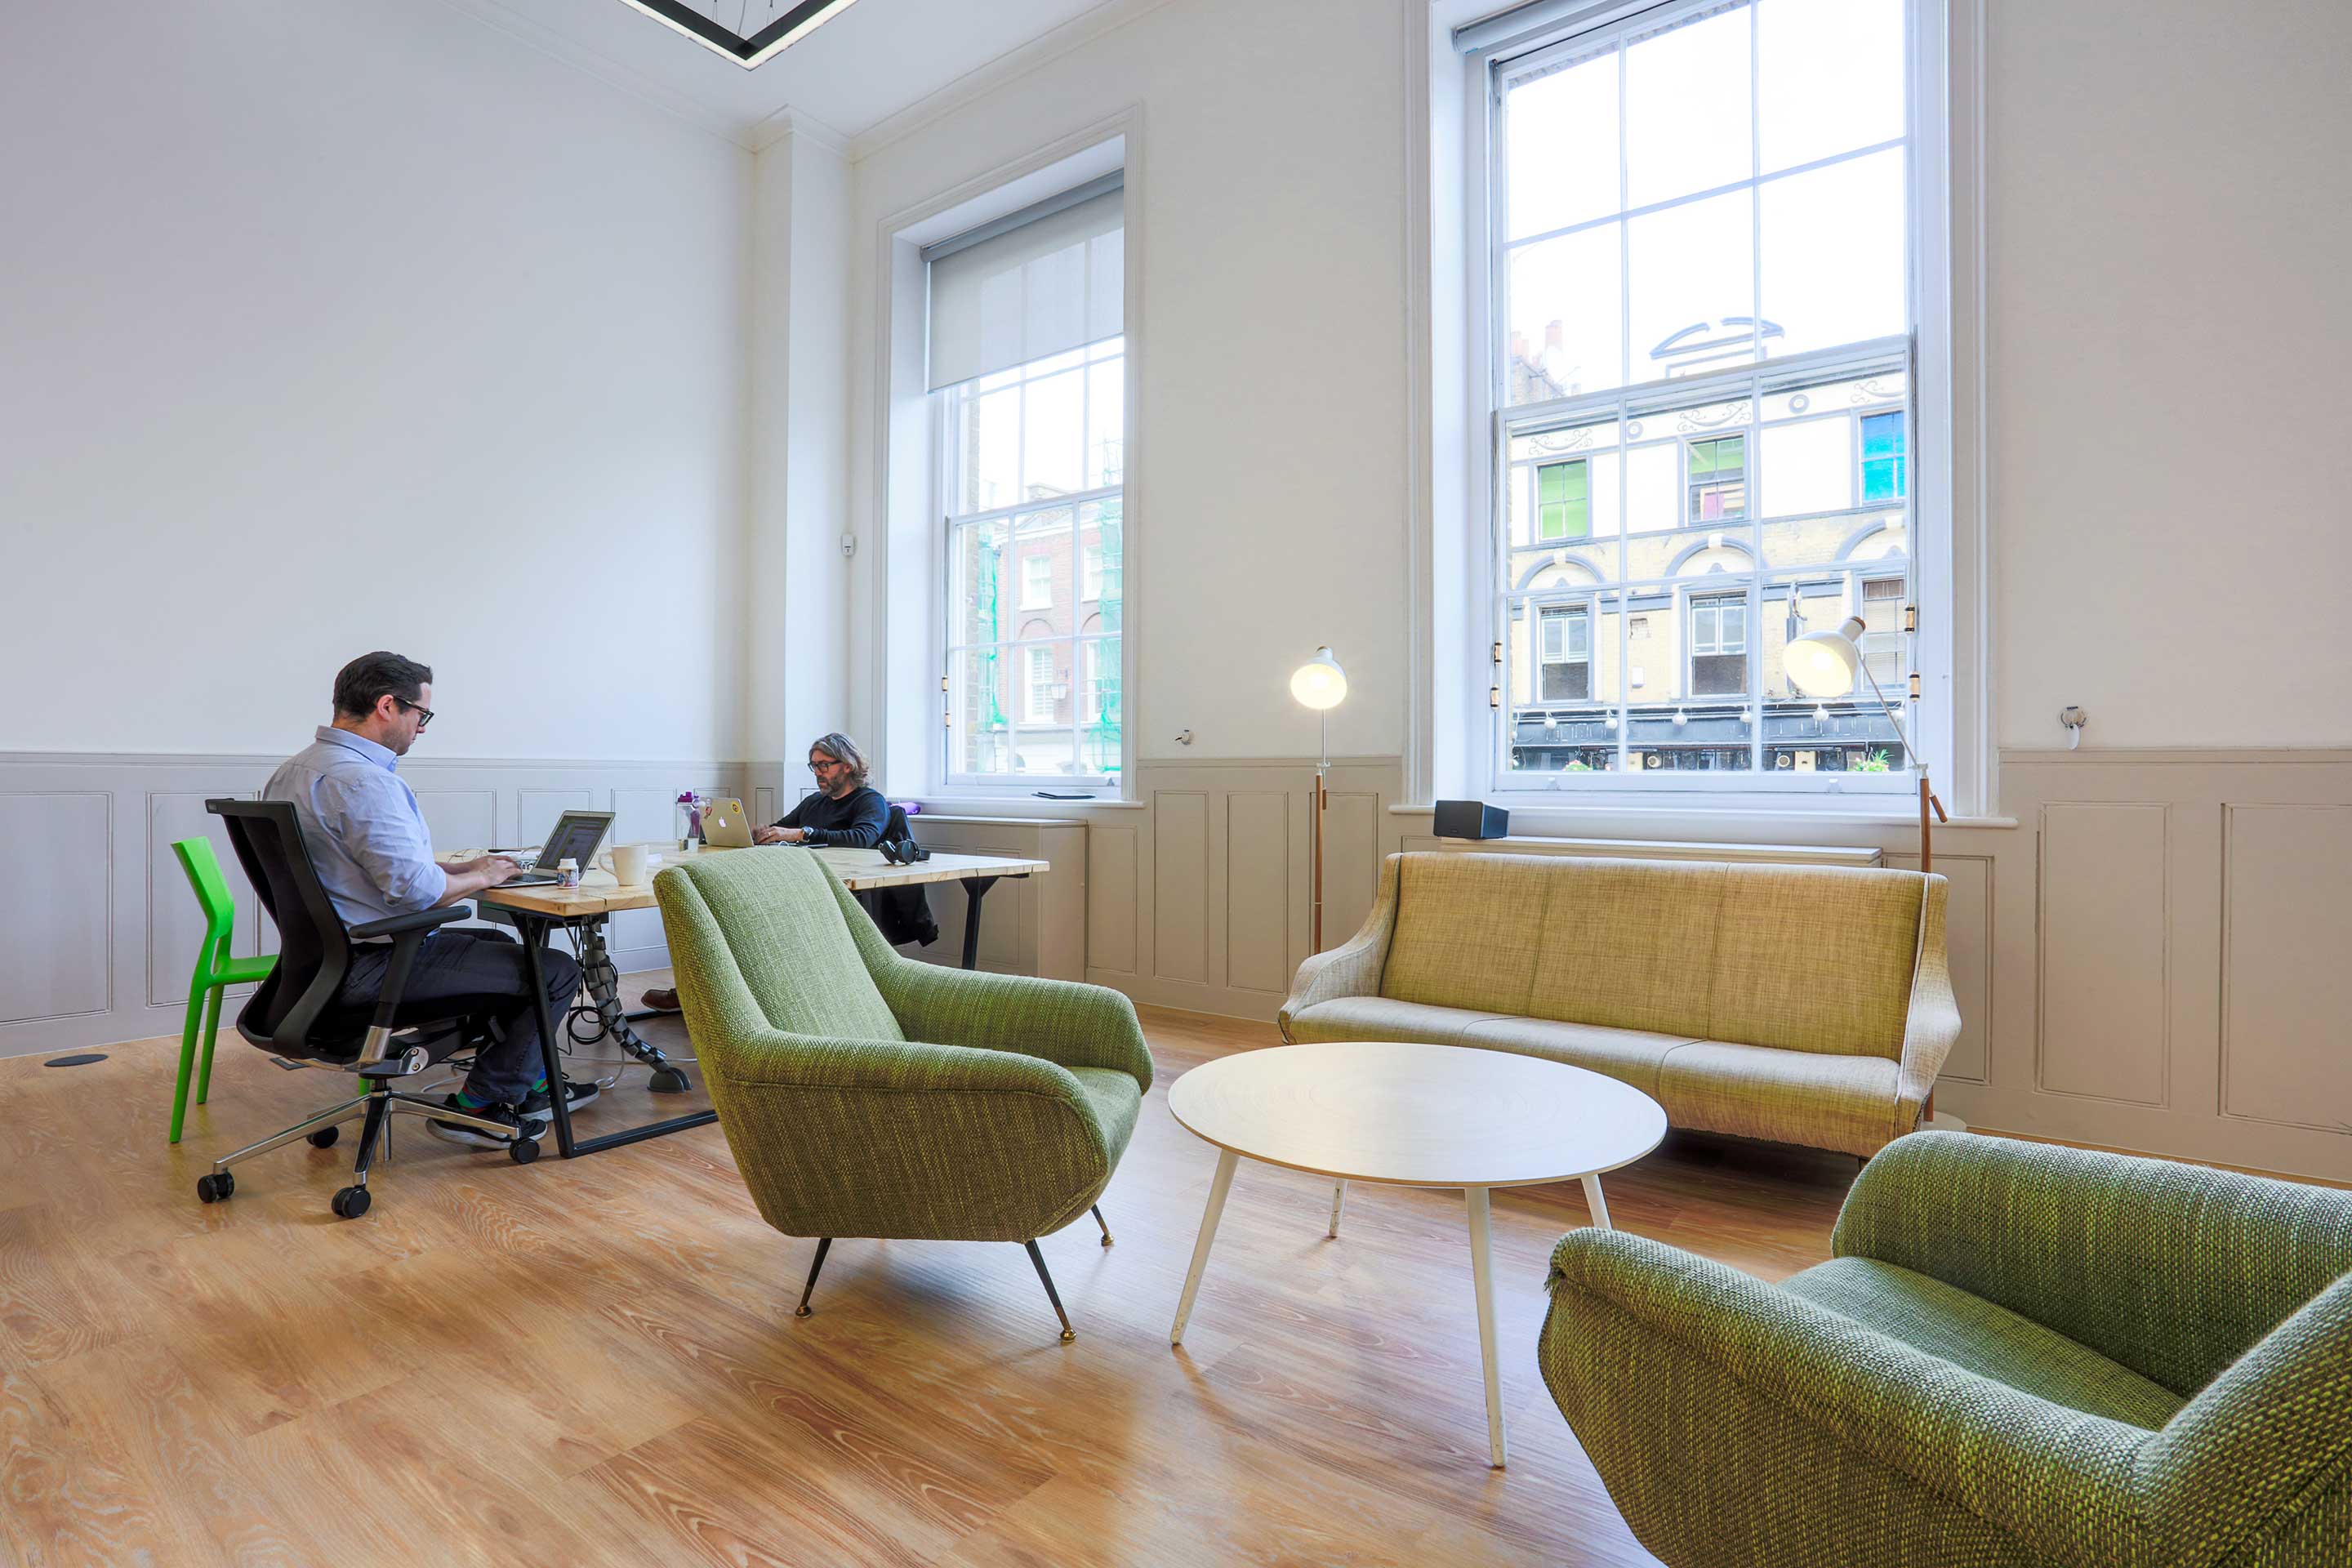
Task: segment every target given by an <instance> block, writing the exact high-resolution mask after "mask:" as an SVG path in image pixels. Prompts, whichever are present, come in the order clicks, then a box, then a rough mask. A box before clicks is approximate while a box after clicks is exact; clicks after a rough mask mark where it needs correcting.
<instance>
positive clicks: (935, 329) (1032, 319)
mask: <svg viewBox="0 0 2352 1568" xmlns="http://www.w3.org/2000/svg"><path fill="white" fill-rule="evenodd" d="M1126 237H1127V213H1126V200H1125V193H1124V192H1121V191H1118V190H1114V191H1110V192H1108V194H1106V195H1098V196H1093V197H1090V198H1088V199H1087V200H1085V201H1082V202H1079V203H1076V205H1069V206H1064V207H1061V208H1059V209H1058V210H1055V211H1049V212H1046V213H1045V214H1044V215H1043V216H1039V217H1036V218H1034V219H1033V220H1031V221H1030V222H1027V223H1024V224H1022V225H1021V226H1019V227H1017V228H1012V229H1008V230H1006V231H1004V232H1003V233H1000V234H997V235H994V236H992V237H989V238H987V239H983V240H982V241H980V242H979V243H978V244H976V245H966V246H962V247H960V248H959V247H957V246H956V242H954V241H950V242H948V244H946V245H943V246H941V247H939V249H940V251H941V252H944V254H940V255H937V256H936V257H935V258H934V259H933V260H932V261H931V263H930V274H931V278H930V282H931V353H930V385H931V390H932V391H934V392H936V391H938V390H939V389H940V387H943V386H953V385H955V384H957V383H958V382H962V381H970V380H971V379H972V378H973V377H974V376H981V375H991V374H994V373H996V372H997V371H1000V370H1010V369H1012V368H1013V366H1014V365H1017V364H1026V363H1029V362H1030V361H1031V360H1034V359H1043V358H1045V356H1046V355H1048V354H1057V353H1067V352H1068V351H1069V350H1071V349H1075V348H1083V347H1085V346H1086V345H1087V344H1088V343H1094V342H1101V341H1102V340H1104V339H1105V338H1115V337H1118V335H1119V334H1120V333H1121V332H1122V331H1125V330H1126V323H1125V305H1126V298H1127V258H1126V252H1127V246H1126Z"/></svg>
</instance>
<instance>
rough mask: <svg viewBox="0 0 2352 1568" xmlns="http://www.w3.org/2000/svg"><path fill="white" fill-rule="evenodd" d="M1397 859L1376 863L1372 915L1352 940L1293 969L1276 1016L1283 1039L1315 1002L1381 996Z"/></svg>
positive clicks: (1394, 906)
mask: <svg viewBox="0 0 2352 1568" xmlns="http://www.w3.org/2000/svg"><path fill="white" fill-rule="evenodd" d="M1400 861H1401V857H1398V856H1395V855H1391V856H1389V857H1387V858H1385V859H1384V860H1382V861H1381V890H1380V894H1379V896H1378V897H1376V898H1375V899H1373V900H1372V909H1371V912H1370V914H1368V915H1366V916H1365V917H1364V923H1363V925H1362V926H1361V927H1360V929H1359V930H1358V931H1357V932H1356V934H1355V935H1353V936H1351V937H1349V939H1348V940H1347V941H1346V942H1342V943H1340V944H1339V946H1338V947H1334V948H1329V949H1327V950H1325V951H1324V952H1318V953H1312V954H1309V955H1308V957H1307V962H1306V963H1302V964H1300V965H1299V966H1298V973H1297V974H1296V975H1295V976H1293V977H1292V979H1291V982H1290V994H1289V995H1288V996H1286V997H1285V998H1284V999H1283V1003H1282V1009H1281V1011H1280V1012H1278V1013H1276V1015H1275V1019H1276V1023H1278V1024H1279V1025H1280V1026H1281V1027H1282V1037H1283V1038H1284V1039H1286V1040H1287V1039H1289V1038H1290V1037H1291V1035H1290V1021H1291V1020H1292V1019H1293V1018H1295V1017H1297V1016H1298V1015H1299V1014H1300V1013H1302V1012H1304V1011H1305V1010H1306V1009H1307V1008H1309V1007H1312V1006H1314V1005H1316V1004H1317V1003H1318V1002H1335V1001H1338V1000H1339V998H1340V997H1342V996H1377V995H1379V994H1381V971H1382V970H1384V969H1385V968H1387V966H1388V961H1389V939H1390V938H1391V937H1392V936H1394V935H1395V934H1396V912H1397V877H1398V866H1399V864H1400Z"/></svg>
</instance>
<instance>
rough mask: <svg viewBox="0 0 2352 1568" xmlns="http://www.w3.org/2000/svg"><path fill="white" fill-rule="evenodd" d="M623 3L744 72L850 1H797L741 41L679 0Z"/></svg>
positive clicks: (740, 38) (843, 8)
mask: <svg viewBox="0 0 2352 1568" xmlns="http://www.w3.org/2000/svg"><path fill="white" fill-rule="evenodd" d="M627 3H628V4H629V5H634V6H635V7H636V8H637V9H638V10H640V11H644V12H646V13H647V14H648V15H650V16H656V17H658V18H660V19H661V20H662V21H665V22H667V23H668V24H669V25H670V26H673V27H676V28H677V29H678V30H679V31H680V32H683V33H687V34H690V35H691V36H692V37H695V38H697V39H698V40H699V41H700V42H702V43H704V44H707V45H709V47H712V48H714V49H716V50H718V51H719V53H720V54H722V55H725V56H727V57H728V58H730V59H732V60H734V61H735V63H736V64H738V65H740V66H742V67H744V68H746V69H748V68H751V67H753V66H756V65H759V64H761V62H762V60H763V59H764V58H766V56H767V55H768V53H769V52H770V51H771V50H772V49H774V48H775V47H777V46H778V43H779V42H780V40H782V39H785V38H787V37H791V35H792V34H793V33H794V32H796V31H798V30H800V29H802V28H814V26H816V24H818V23H819V22H823V21H825V20H827V19H828V18H830V17H831V16H834V15H835V14H836V13H838V12H842V11H845V10H847V9H848V8H849V7H850V5H852V4H854V0H801V4H799V5H794V6H793V7H791V8H790V9H789V10H787V11H786V12H785V13H784V14H783V15H782V16H779V17H777V18H776V19H775V20H774V21H772V22H771V23H769V24H768V25H767V26H764V27H762V28H761V29H760V30H759V31H758V32H756V33H754V34H752V35H751V37H748V38H747V37H743V36H742V35H741V34H740V33H737V32H736V31H734V30H733V29H732V28H730V27H729V26H726V25H725V24H724V23H721V22H716V21H713V20H712V19H711V18H710V17H709V16H704V15H703V14H702V13H701V12H699V11H698V10H696V9H695V8H694V7H693V6H691V5H685V4H683V3H682V0H627Z"/></svg>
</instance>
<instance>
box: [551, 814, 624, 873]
mask: <svg viewBox="0 0 2352 1568" xmlns="http://www.w3.org/2000/svg"><path fill="white" fill-rule="evenodd" d="M612 826H613V814H612V813H611V812H609V811H567V812H565V813H564V814H563V815H562V816H560V817H558V818H556V821H555V831H554V832H552V833H551V834H549V835H548V836H547V843H546V845H545V847H542V848H541V850H540V852H539V860H538V862H537V863H538V866H539V868H540V869H541V870H542V871H552V870H554V869H555V868H556V867H557V866H558V865H560V864H561V863H562V862H563V861H565V860H572V861H574V862H576V863H577V864H578V865H579V867H580V868H581V869H582V870H583V871H585V870H586V869H588V862H589V861H590V860H591V859H592V858H594V856H595V853H596V847H597V846H598V845H600V844H602V843H604V835H605V833H606V832H607V831H608V830H610V828H611V827H612Z"/></svg>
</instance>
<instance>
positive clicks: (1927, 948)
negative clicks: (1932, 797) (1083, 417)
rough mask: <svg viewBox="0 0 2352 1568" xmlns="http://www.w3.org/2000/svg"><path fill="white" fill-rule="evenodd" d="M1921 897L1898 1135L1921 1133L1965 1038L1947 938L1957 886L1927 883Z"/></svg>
mask: <svg viewBox="0 0 2352 1568" xmlns="http://www.w3.org/2000/svg"><path fill="white" fill-rule="evenodd" d="M1926 882H1927V886H1926V887H1925V889H1922V891H1921V893H1920V898H1919V957H1918V962H1917V963H1916V964H1915V965H1914V966H1913V970H1912V975H1911V1010H1910V1013H1909V1014H1908V1015H1907V1016H1906V1018H1905V1019H1904V1024H1903V1056H1902V1058H1901V1060H1900V1061H1899V1062H1898V1063H1897V1064H1896V1077H1895V1133H1894V1135H1895V1137H1897V1138H1900V1137H1902V1136H1903V1135H1904V1134H1905V1133H1907V1132H1912V1131H1916V1130H1917V1128H1918V1126H1919V1112H1920V1110H1922V1109H1923V1108H1924V1107H1925V1106H1926V1105H1927V1097H1928V1096H1929V1095H1931V1094H1933V1093H1934V1092H1935V1091H1936V1075H1937V1073H1939V1072H1941V1071H1943V1070H1944V1058H1947V1057H1948V1056H1950V1055H1951V1054H1952V1047H1953V1045H1954V1044H1955V1043H1956V1042H1958V1039H1959V1037H1960V1005H1959V1003H1958V1001H1957V1000H1956V999H1955V998H1954V997H1953V995H1952V955H1951V951H1950V946H1949V943H1948V939H1947V937H1946V934H1945V905H1946V903H1947V901H1948V899H1949V897H1950V893H1951V885H1950V884H1949V883H1948V882H1946V881H1945V880H1944V879H1943V878H1941V877H1937V876H1933V875H1931V876H1929V877H1927V879H1926Z"/></svg>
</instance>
